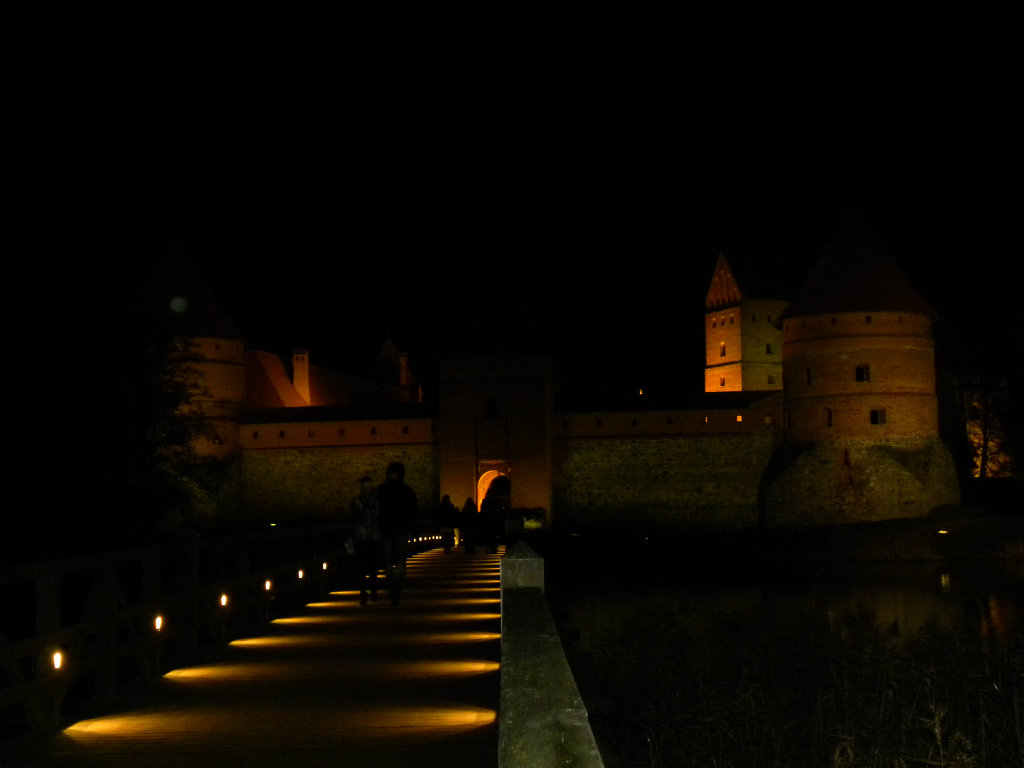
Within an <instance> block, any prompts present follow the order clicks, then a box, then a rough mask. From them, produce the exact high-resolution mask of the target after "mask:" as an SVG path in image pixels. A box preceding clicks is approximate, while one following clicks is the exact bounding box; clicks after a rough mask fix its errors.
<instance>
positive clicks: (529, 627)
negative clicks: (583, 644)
mask: <svg viewBox="0 0 1024 768" xmlns="http://www.w3.org/2000/svg"><path fill="white" fill-rule="evenodd" d="M543 588H544V560H543V558H541V557H540V556H539V555H538V554H537V553H536V552H534V551H533V550H532V549H531V548H530V547H529V546H527V545H526V544H525V543H523V542H520V543H518V544H516V545H515V547H513V549H512V550H511V552H509V553H507V554H506V555H505V557H504V558H503V559H502V562H501V710H500V715H499V720H498V766H499V768H524V767H529V768H532V767H533V766H536V767H537V768H541V767H542V766H543V767H545V768H546V766H552V765H573V766H577V768H603V767H604V762H603V761H602V759H601V754H600V752H599V751H598V749H597V743H596V742H595V740H594V734H593V732H592V731H591V729H590V721H589V720H588V717H587V710H586V707H585V706H584V704H583V699H582V698H581V697H580V693H579V690H578V689H577V687H576V681H575V680H574V679H573V676H572V671H571V670H570V669H569V662H568V660H567V659H566V658H565V652H564V651H563V649H562V642H561V639H560V638H559V636H558V631H557V629H556V628H555V622H554V619H553V618H552V617H551V612H550V611H549V610H548V605H547V601H546V600H545V599H544V592H543Z"/></svg>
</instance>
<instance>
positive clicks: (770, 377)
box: [768, 373, 775, 384]
mask: <svg viewBox="0 0 1024 768" xmlns="http://www.w3.org/2000/svg"><path fill="white" fill-rule="evenodd" d="M768 383H769V384H774V383H775V377H774V376H772V375H771V374H770V373H769V374H768Z"/></svg>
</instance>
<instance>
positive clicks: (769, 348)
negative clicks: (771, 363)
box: [764, 341, 772, 355]
mask: <svg viewBox="0 0 1024 768" xmlns="http://www.w3.org/2000/svg"><path fill="white" fill-rule="evenodd" d="M764 351H765V354H766V355H770V354H772V343H771V342H770V341H769V342H767V343H766V344H765V345H764Z"/></svg>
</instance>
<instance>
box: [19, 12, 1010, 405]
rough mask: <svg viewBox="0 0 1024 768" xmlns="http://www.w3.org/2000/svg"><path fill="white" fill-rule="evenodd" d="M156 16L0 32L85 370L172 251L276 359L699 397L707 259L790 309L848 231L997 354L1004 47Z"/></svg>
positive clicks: (33, 266) (561, 27) (576, 23)
mask: <svg viewBox="0 0 1024 768" xmlns="http://www.w3.org/2000/svg"><path fill="white" fill-rule="evenodd" d="M142 5H146V6H147V7H146V8H134V7H126V8H125V9H121V10H110V9H101V10H97V9H96V8H95V7H92V6H90V7H89V9H88V10H84V7H83V9H80V10H78V11H75V12H71V15H68V12H65V11H60V12H58V11H57V10H55V9H50V10H47V6H46V5H45V4H41V5H40V7H39V9H37V10H36V11H34V12H33V13H32V15H31V16H29V17H25V18H24V19H23V20H22V21H20V22H19V23H18V24H16V25H14V26H13V27H12V29H13V30H14V31H13V33H12V34H13V36H14V38H15V39H16V40H19V41H21V47H20V48H19V50H22V51H24V55H23V56H22V57H21V59H20V64H19V68H18V70H17V73H16V77H15V81H16V82H15V87H14V93H13V95H12V96H11V99H12V101H13V103H14V104H15V106H16V109H14V110H13V111H12V112H11V113H10V116H9V121H12V122H14V123H15V127H16V131H15V133H16V136H17V138H16V140H15V141H14V142H12V145H11V146H14V147H16V151H15V153H14V154H15V174H14V176H13V178H14V179H15V184H16V189H17V192H18V194H17V197H18V206H17V208H16V209H15V210H16V218H17V219H19V220H20V223H21V225H22V226H24V227H25V230H26V235H25V237H24V238H23V239H22V240H20V242H21V243H22V244H23V246H22V247H23V253H22V263H23V264H24V265H25V268H26V273H25V279H24V281H23V282H24V284H25V285H27V286H29V288H28V290H29V292H31V293H33V294H34V295H38V296H44V297H47V298H49V299H50V302H51V303H52V304H53V305H54V306H56V307H57V313H58V316H59V317H60V318H61V319H62V321H63V322H64V324H65V326H70V327H74V328H75V329H76V334H79V335H76V336H75V340H73V341H72V342H71V346H72V347H75V348H77V347H80V348H83V349H88V348H90V346H104V345H107V346H109V344H110V343H111V342H110V339H111V338H112V337H111V328H114V329H116V328H117V327H119V324H121V323H124V322H126V320H125V318H126V317H128V315H127V314H126V313H127V307H128V305H129V302H128V297H129V296H131V295H133V291H134V289H135V287H136V286H137V284H138V282H139V281H140V280H141V279H142V275H143V274H144V273H145V271H146V267H147V264H148V262H149V261H150V260H151V259H152V258H153V256H154V255H155V254H157V253H159V252H160V251H161V250H162V249H164V248H167V247H172V248H178V249H183V250H185V251H186V252H188V253H189V254H190V255H191V256H192V257H193V258H194V259H195V260H196V261H197V262H199V263H200V265H201V266H202V267H203V269H204V270H205V271H206V273H207V274H208V276H209V278H210V280H211V282H212V283H213V285H214V288H215V290H216V291H217V292H218V294H219V295H220V296H221V298H222V300H223V302H224V304H225V305H226V306H227V307H228V309H229V311H230V312H231V313H232V314H233V315H234V316H235V318H236V320H237V322H238V324H239V326H240V327H241V328H242V330H243V331H244V332H245V333H246V334H247V335H248V336H249V338H250V341H251V342H252V343H253V344H255V345H256V346H259V347H263V348H267V349H271V350H274V351H277V352H282V353H287V352H290V350H291V349H293V348H296V347H309V348H310V349H311V350H312V357H313V359H314V361H319V362H325V363H330V364H334V365H338V366H341V367H348V368H354V367H357V366H359V365H361V364H362V363H363V362H364V361H367V360H368V359H369V358H370V357H372V355H373V353H374V352H375V351H376V348H377V347H378V346H379V344H380V343H381V341H382V340H383V338H384V336H385V335H386V334H387V333H389V332H390V333H391V334H393V335H394V337H395V338H396V340H397V341H398V342H399V344H400V345H401V346H404V347H406V348H408V349H409V350H410V351H411V353H412V354H413V359H414V362H417V363H418V364H420V365H421V366H422V367H423V368H424V369H427V368H429V367H430V365H431V364H432V363H433V362H435V361H436V360H437V359H438V358H440V357H442V356H444V355H447V354H463V353H467V352H478V353H489V352H494V351H503V350H507V351H515V352H522V351H526V352H533V351H537V352H556V353H558V354H560V355H561V356H562V357H563V358H564V359H565V361H566V362H565V365H566V366H567V367H568V368H569V369H570V370H574V371H579V372H582V373H595V374H598V373H601V372H605V373H607V374H609V375H612V376H613V377H615V376H619V377H623V378H631V379H643V377H645V376H650V377H651V378H654V379H657V380H661V381H666V380H669V379H672V378H673V377H679V376H682V377H683V380H684V381H685V382H686V384H687V386H689V387H695V388H699V387H700V385H701V381H702V374H701V366H702V364H703V359H702V349H703V347H702V343H701V336H700V334H701V333H702V321H701V313H702V302H703V297H704V294H705V292H706V288H707V283H708V280H709V277H710V272H711V269H712V266H713V263H714V259H715V256H716V254H717V252H718V250H719V248H721V247H726V248H727V249H729V250H730V251H732V252H734V253H735V254H737V255H738V256H739V257H741V258H743V259H746V260H748V261H752V262H754V263H760V264H762V265H766V266H768V267H770V268H771V269H774V270H776V271H778V272H780V273H781V274H784V275H786V276H787V277H788V278H789V279H790V281H791V282H793V283H795V282H796V281H797V280H798V279H799V277H800V275H801V274H802V273H803V270H804V269H805V268H806V266H807V264H808V262H809V260H810V259H811V258H812V257H813V256H814V253H815V251H816V250H817V249H818V248H820V246H821V244H822V241H823V240H824V238H825V237H827V235H828V234H829V231H830V228H831V226H832V222H833V221H834V220H835V218H836V217H837V215H838V214H839V213H840V212H841V211H842V210H843V209H844V208H846V207H850V206H853V207H856V208H858V209H860V210H861V211H863V212H864V213H865V214H866V215H867V216H868V217H869V218H870V219H871V220H872V221H873V222H874V223H875V225H876V226H877V227H878V229H879V231H880V234H881V235H882V237H883V239H884V240H885V241H886V242H887V243H888V244H889V245H890V248H891V250H892V251H893V253H894V254H895V255H896V256H897V259H898V260H899V261H900V262H901V264H902V265H903V267H904V269H905V271H906V272H907V273H908V274H909V276H910V277H911V279H912V280H913V281H914V282H915V283H916V284H918V285H919V286H920V288H921V291H922V293H924V294H925V297H926V298H927V299H928V300H929V301H930V302H931V303H932V304H933V306H934V307H935V308H936V309H937V310H938V312H939V313H940V315H941V316H942V317H943V318H944V321H948V323H949V324H951V325H953V326H956V327H957V328H961V329H963V333H970V332H972V331H971V329H972V328H976V327H977V326H978V324H985V326H986V329H985V333H984V336H985V338H984V339H983V341H985V342H992V341H999V340H1000V337H1004V338H1005V337H1008V336H1009V331H1008V329H1007V328H1006V327H1005V326H1003V325H1002V320H1003V319H1009V318H1012V317H1013V314H1012V309H1011V308H1012V307H1013V306H1014V302H1015V301H1016V297H1017V295H1018V288H1017V284H1016V281H1015V280H1013V279H1010V278H1009V277H1008V270H1011V269H1012V268H1013V267H1014V266H1015V265H1016V263H1017V261H1018V260H1019V254H1020V250H1021V245H1022V243H1021V212H1022V209H1024V206H1022V193H1021V184H1020V180H1021V178H1022V175H1021V171H1022V165H1021V159H1022V154H1021V149H1020V146H1021V141H1020V136H1021V135H1024V119H1022V106H1021V85H1022V83H1021V78H1020V69H1019V67H1018V66H1017V61H1016V60H1014V59H1011V58H1009V57H1008V56H1007V55H1006V54H1005V53H1004V50H1003V48H1002V47H1001V38H1000V37H999V33H998V31H999V29H1000V26H1001V25H1000V20H999V19H992V20H989V21H990V22H991V23H990V24H986V25H985V27H984V29H982V27H981V26H978V27H975V25H974V23H973V22H974V21H975V20H974V19H967V20H965V19H963V18H962V17H956V16H936V17H934V18H931V17H930V18H893V17H887V18H886V19H884V21H885V23H884V24H883V23H877V24H873V23H872V22H871V21H870V20H869V21H868V22H867V23H865V24H864V26H863V27H860V26H854V20H853V19H850V18H824V17H823V18H817V19H812V18H807V17H803V16H800V17H792V18H771V19H768V18H766V19H751V18H749V17H747V18H745V19H744V22H743V24H742V25H741V24H740V23H739V22H738V21H737V20H736V19H730V18H713V17H712V13H713V12H712V11H699V12H696V13H695V12H689V13H690V15H689V16H679V17H677V18H673V19H653V18H644V19H640V18H632V19H631V18H607V19H593V18H588V19H587V20H586V21H585V22H584V21H583V20H581V19H580V18H579V17H578V16H576V15H574V14H571V13H569V12H564V13H562V14H561V15H558V14H554V13H552V14H549V15H547V16H539V17H535V18H525V17H509V18H503V19H499V18H496V17H495V18H483V17H476V18H466V17H464V16H454V15H451V14H446V13H441V12H439V13H427V12H424V11H418V12H411V13H414V15H411V16H407V17H402V16H401V15H400V14H396V15H395V16H392V17H388V18H383V17H378V16H375V15H373V14H372V12H354V11H352V10H351V9H350V8H347V6H350V5H353V4H347V3H341V4H336V5H339V6H342V7H343V8H344V10H338V9H336V10H333V11H324V10H311V6H308V5H301V4H294V5H292V7H291V9H290V10H278V11H276V12H267V11H264V10H253V9H251V8H249V7H248V6H247V5H239V6H237V7H236V8H233V9H231V10H223V9H213V10H211V9H205V10H203V9H199V10H197V9H193V8H190V7H187V6H186V5H184V4H181V5H175V4H162V5H159V6H158V7H153V4H142ZM876 21H878V20H876ZM861 22H863V20H858V22H857V23H858V24H859V23H861ZM968 29H969V30H970V33H971V34H973V35H974V36H973V37H970V38H969V40H968V42H967V43H961V44H959V45H957V46H946V45H944V44H942V43H941V42H939V38H940V37H941V36H942V35H945V34H947V33H952V32H957V33H963V32H966V31H967V30H968ZM838 32H841V33H842V34H838ZM990 32H992V33H994V36H989V35H990ZM982 42H983V43H984V44H982ZM982 50H984V52H985V55H984V56H982V55H980V52H981V51H982ZM55 280H56V281H58V282H59V285H54V281H55ZM755 292H756V291H755ZM115 336H116V330H115ZM425 377H426V378H429V374H428V373H425Z"/></svg>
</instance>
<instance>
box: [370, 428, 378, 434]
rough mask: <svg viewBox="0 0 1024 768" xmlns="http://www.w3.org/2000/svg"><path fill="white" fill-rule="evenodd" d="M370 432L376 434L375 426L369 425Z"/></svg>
mask: <svg viewBox="0 0 1024 768" xmlns="http://www.w3.org/2000/svg"><path fill="white" fill-rule="evenodd" d="M370 434H371V435H376V434H377V428H376V427H370Z"/></svg>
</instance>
